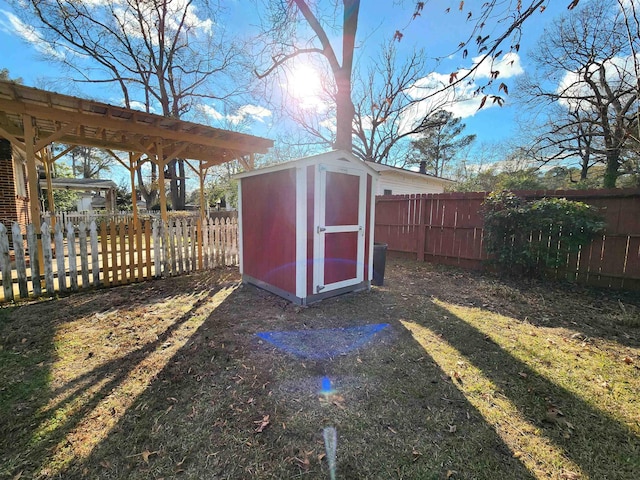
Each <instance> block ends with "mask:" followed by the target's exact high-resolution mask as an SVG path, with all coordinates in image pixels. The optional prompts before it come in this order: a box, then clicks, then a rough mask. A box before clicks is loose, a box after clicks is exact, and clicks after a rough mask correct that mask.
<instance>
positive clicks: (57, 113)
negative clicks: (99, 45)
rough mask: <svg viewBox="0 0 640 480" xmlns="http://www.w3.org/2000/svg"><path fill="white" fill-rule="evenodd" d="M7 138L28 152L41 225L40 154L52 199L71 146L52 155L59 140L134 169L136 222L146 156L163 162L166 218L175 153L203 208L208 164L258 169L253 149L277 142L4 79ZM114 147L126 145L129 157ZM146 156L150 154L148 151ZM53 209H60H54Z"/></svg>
mask: <svg viewBox="0 0 640 480" xmlns="http://www.w3.org/2000/svg"><path fill="white" fill-rule="evenodd" d="M0 137H4V138H6V139H7V140H9V141H10V142H11V143H12V144H13V145H15V146H16V147H17V148H19V149H20V150H22V151H23V152H24V153H25V155H26V164H27V177H28V183H29V203H30V214H31V221H32V223H33V224H34V227H35V229H36V232H38V233H39V232H40V217H41V215H40V213H41V212H40V202H39V199H38V196H37V194H36V192H37V191H38V172H37V168H36V164H37V160H39V161H40V162H42V164H43V166H44V170H45V174H46V179H47V185H48V189H47V190H48V192H49V195H50V197H49V205H53V198H52V197H51V191H52V189H51V170H52V168H51V167H52V165H53V162H55V161H56V160H57V159H58V158H60V157H61V156H62V155H64V154H66V153H67V152H68V151H69V150H70V149H68V150H66V151H63V152H61V153H59V154H57V155H53V154H52V153H51V152H52V149H51V148H49V147H50V145H51V144H53V143H64V144H68V145H73V146H77V145H81V146H91V147H99V148H102V149H104V150H106V151H108V152H110V153H111V155H112V156H114V157H115V158H116V159H117V160H118V161H119V162H120V163H121V164H122V165H123V166H124V167H125V168H126V169H127V170H128V171H129V174H130V177H131V190H132V193H133V195H132V202H133V212H134V221H137V202H136V195H135V173H136V170H137V169H138V168H140V167H141V165H142V163H143V162H145V161H147V158H148V159H149V161H151V162H153V163H155V164H156V165H158V171H159V175H158V191H159V197H160V212H161V216H162V219H163V220H164V221H167V203H166V189H165V174H164V169H165V167H166V166H167V164H168V163H169V162H170V161H171V160H173V159H175V158H182V159H185V160H186V163H187V165H188V166H189V168H191V169H192V170H193V171H194V172H195V173H196V174H197V175H198V178H199V180H200V208H201V213H202V214H204V210H205V205H204V195H203V192H204V179H205V176H206V174H207V170H208V169H209V168H210V167H212V166H215V165H220V164H222V163H225V162H229V161H232V160H238V161H239V162H240V163H241V164H242V165H243V166H244V168H245V169H247V170H250V169H252V168H253V160H254V154H256V153H266V152H267V151H268V149H269V148H270V147H272V146H273V141H272V140H269V139H266V138H260V137H256V136H253V135H246V134H243V133H237V132H231V131H228V130H221V129H217V128H212V127H208V126H205V125H199V124H196V123H192V122H186V121H183V120H178V119H173V118H167V117H163V116H160V115H155V114H151V113H145V112H141V111H137V110H131V109H128V108H123V107H118V106H115V105H109V104H106V103H101V102H96V101H93V100H86V99H82V98H77V97H72V96H69V95H62V94H59V93H54V92H49V91H45V90H39V89H36V88H32V87H26V86H24V85H19V84H16V83H12V82H0ZM114 151H120V152H126V153H127V154H128V162H126V161H123V160H122V159H121V158H120V157H118V156H117V155H116V154H115V153H114ZM143 157H147V158H144V159H143ZM52 213H53V212H52Z"/></svg>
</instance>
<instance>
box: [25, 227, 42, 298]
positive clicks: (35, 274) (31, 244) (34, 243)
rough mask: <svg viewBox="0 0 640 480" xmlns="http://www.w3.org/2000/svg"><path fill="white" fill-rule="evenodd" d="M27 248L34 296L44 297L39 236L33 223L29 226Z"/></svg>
mask: <svg viewBox="0 0 640 480" xmlns="http://www.w3.org/2000/svg"><path fill="white" fill-rule="evenodd" d="M40 230H42V227H40ZM27 248H28V249H29V265H30V266H31V285H32V286H33V295H34V296H36V297H39V296H41V295H42V285H41V284H40V259H39V257H40V255H39V252H38V235H37V234H36V229H35V227H34V226H33V224H32V223H30V224H29V225H27Z"/></svg>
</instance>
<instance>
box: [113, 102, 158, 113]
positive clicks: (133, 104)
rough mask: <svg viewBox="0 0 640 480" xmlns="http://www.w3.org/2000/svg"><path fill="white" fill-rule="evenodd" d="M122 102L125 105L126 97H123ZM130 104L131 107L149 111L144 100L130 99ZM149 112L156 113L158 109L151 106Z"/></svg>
mask: <svg viewBox="0 0 640 480" xmlns="http://www.w3.org/2000/svg"><path fill="white" fill-rule="evenodd" d="M120 104H121V105H124V99H122V100H121V101H120ZM129 105H131V108H132V109H133V110H140V111H141V112H146V111H147V107H146V106H145V104H144V103H142V102H138V101H137V100H132V101H130V102H129ZM149 112H150V113H155V112H156V109H155V108H153V107H152V106H151V107H149Z"/></svg>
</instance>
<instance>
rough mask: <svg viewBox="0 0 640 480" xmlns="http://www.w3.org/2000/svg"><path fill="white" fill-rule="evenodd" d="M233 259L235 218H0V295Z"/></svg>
mask: <svg viewBox="0 0 640 480" xmlns="http://www.w3.org/2000/svg"><path fill="white" fill-rule="evenodd" d="M237 264H238V223H237V220H236V219H233V218H227V219H222V220H221V219H215V220H205V221H204V222H202V221H201V220H200V218H197V219H195V218H175V219H170V220H169V222H168V223H166V224H165V223H163V222H161V221H160V220H159V219H154V220H145V221H141V222H138V223H137V224H134V223H133V221H132V220H122V221H119V222H118V221H114V222H109V223H107V222H101V223H99V224H96V222H95V221H92V222H91V223H90V224H89V225H87V224H85V223H84V222H80V224H79V225H78V226H75V225H74V224H73V223H71V222H68V223H67V224H66V225H65V226H63V225H62V224H61V223H56V226H55V228H54V230H53V231H51V227H50V226H49V224H48V223H46V222H45V223H43V224H42V234H41V235H36V233H35V231H34V229H33V225H28V226H27V228H26V232H25V231H23V230H22V229H21V227H20V225H19V224H17V223H14V224H13V226H12V228H11V231H10V232H9V231H7V228H6V227H5V226H4V225H3V224H1V223H0V276H1V280H2V292H0V294H1V295H0V301H9V300H14V299H15V298H16V297H20V298H27V297H30V296H35V297H38V296H41V295H44V294H47V295H54V294H55V293H58V292H67V291H76V290H80V289H83V288H88V287H91V286H94V287H95V286H112V285H122V284H127V283H132V282H138V281H142V280H146V279H150V278H157V277H161V276H174V275H181V274H184V273H188V272H194V271H198V270H203V269H211V268H215V267H218V266H222V265H237Z"/></svg>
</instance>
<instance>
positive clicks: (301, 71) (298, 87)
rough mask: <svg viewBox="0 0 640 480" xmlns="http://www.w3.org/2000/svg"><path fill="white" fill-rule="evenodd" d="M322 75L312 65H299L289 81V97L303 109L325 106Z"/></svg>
mask: <svg viewBox="0 0 640 480" xmlns="http://www.w3.org/2000/svg"><path fill="white" fill-rule="evenodd" d="M321 76H322V74H321V73H320V72H319V71H318V70H316V69H315V68H313V67H312V66H310V65H297V66H296V67H295V69H293V70H292V71H291V73H290V74H289V76H288V79H287V91H288V93H289V95H290V96H291V97H292V98H293V99H294V100H296V101H297V102H298V104H299V105H300V106H301V107H303V108H318V107H320V106H321V105H322V104H323V101H322V98H321V95H322V79H321Z"/></svg>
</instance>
